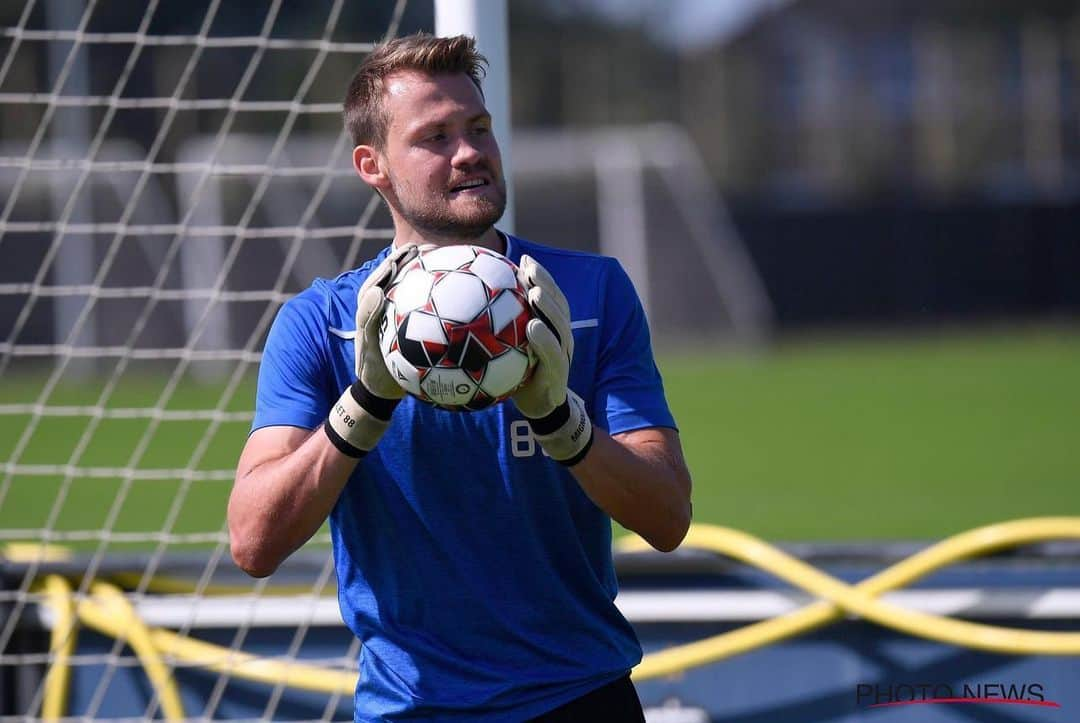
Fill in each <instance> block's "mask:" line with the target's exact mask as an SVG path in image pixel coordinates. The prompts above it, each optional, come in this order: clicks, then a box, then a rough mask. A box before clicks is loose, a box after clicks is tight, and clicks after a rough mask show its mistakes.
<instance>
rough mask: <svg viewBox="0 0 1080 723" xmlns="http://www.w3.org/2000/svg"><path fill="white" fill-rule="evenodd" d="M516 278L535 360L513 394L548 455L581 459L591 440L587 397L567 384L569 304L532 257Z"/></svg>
mask: <svg viewBox="0 0 1080 723" xmlns="http://www.w3.org/2000/svg"><path fill="white" fill-rule="evenodd" d="M518 281H520V282H521V285H522V286H523V287H525V289H526V290H527V293H528V298H529V307H530V308H531V310H532V312H533V316H534V317H535V318H533V319H531V320H530V321H529V323H528V325H527V326H526V328H525V334H526V336H527V337H528V339H529V349H530V350H531V352H532V353H533V355H534V356H535V357H536V359H537V365H536V369H535V370H534V371H533V375H532V378H531V379H530V380H529V381H528V382H526V383H525V384H524V385H523V386H522V387H521V388H520V389H519V390H518V391H517V392H515V393H514V395H513V400H514V404H516V405H517V408H518V409H519V410H520V411H521V413H522V414H523V415H525V417H526V419H528V421H529V426H530V427H531V428H532V432H533V436H535V437H536V439H537V441H538V442H540V446H541V447H543V448H544V451H545V452H547V453H548V455H550V456H551V458H552V459H554V460H556V461H557V462H560V463H562V464H564V465H566V466H568V467H569V466H573V465H575V464H577V463H578V462H580V461H581V460H582V459H584V458H585V455H586V454H587V453H588V451H589V447H590V446H591V445H592V441H593V428H592V421H591V420H590V419H589V415H588V413H587V412H586V411H585V402H584V401H583V400H582V398H581V397H579V396H578V395H577V394H575V393H574V392H573V390H571V389H569V388H568V387H567V383H568V380H569V378H570V361H571V360H572V359H573V358H574V337H573V334H572V333H571V330H570V305H569V304H568V303H567V302H566V297H565V296H564V295H563V293H562V291H561V290H560V289H559V286H558V284H556V283H555V280H554V279H552V278H551V274H549V273H548V272H547V270H546V269H544V267H543V266H541V265H540V264H538V263H536V261H535V260H534V259H533V258H532V257H531V256H527V255H526V256H522V257H521V264H520V265H519V266H518Z"/></svg>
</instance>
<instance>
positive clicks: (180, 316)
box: [0, 0, 432, 719]
mask: <svg viewBox="0 0 1080 723" xmlns="http://www.w3.org/2000/svg"><path fill="white" fill-rule="evenodd" d="M431 16H432V10H431V7H430V3H412V4H407V3H406V2H405V1H404V0H397V1H396V2H394V1H392V0H386V1H385V2H379V3H351V2H345V1H344V0H325V1H323V2H305V3H286V2H283V1H282V0H263V1H261V2H256V1H253V2H247V3H226V2H222V1H221V0H202V1H193V0H138V1H137V0H132V2H127V3H111V2H110V3H105V2H99V1H98V0H86V1H85V2H78V1H73V0H42V1H35V0H26V1H25V2H7V3H3V6H2V7H0V198H2V199H4V200H3V202H2V208H0V259H2V260H3V263H2V264H0V459H2V460H3V468H2V470H0V545H3V546H4V547H3V550H4V557H3V563H2V564H3V568H2V570H0V571H2V572H3V579H4V584H3V587H2V590H0V715H4V716H18V717H20V719H25V717H27V716H28V717H45V718H50V717H56V716H58V715H63V714H72V715H79V716H85V717H89V718H98V717H104V718H115V717H132V718H139V717H143V716H152V715H166V716H170V715H171V716H175V715H176V714H177V704H179V706H180V707H181V708H182V709H184V711H183V714H184V715H193V716H199V717H215V716H225V715H229V716H234V715H239V716H242V717H251V716H253V717H261V718H270V717H274V718H281V717H286V718H289V717H291V718H304V719H306V718H314V719H319V718H323V719H325V718H329V717H333V716H336V715H339V714H340V713H341V711H340V710H339V705H338V704H339V702H341V700H342V699H343V695H344V693H343V691H344V689H345V686H343V685H337V686H336V687H335V686H331V687H330V688H329V689H327V690H323V691H322V692H321V693H318V694H314V693H313V694H311V695H314V696H316V697H315V698H311V699H302V700H300V702H295V701H290V700H287V696H285V695H284V691H285V690H286V689H285V687H284V686H283V685H282V684H281V683H280V680H281V675H280V670H279V671H277V673H275V675H277V677H273V676H270V677H269V678H267V680H269V681H270V687H267V684H266V683H265V682H264V683H263V684H262V686H263V687H261V688H252V689H251V691H257V694H256V695H254V696H253V695H252V693H251V691H248V692H247V693H246V698H244V696H241V698H242V699H243V700H246V701H247V703H246V704H244V705H241V704H240V703H235V702H230V693H231V692H233V690H234V687H235V683H234V679H235V678H237V677H238V675H237V671H238V670H239V669H240V668H243V665H244V664H243V663H242V661H240V660H239V658H236V657H234V658H232V659H231V662H229V663H227V664H226V663H222V662H221V661H222V660H223V658H222V657H221V656H222V654H221V653H220V651H218V652H213V651H211V652H207V651H203V652H202V653H198V651H193V650H192V649H189V648H185V647H184V645H183V641H187V640H188V639H189V637H191V638H200V637H203V638H205V635H206V633H204V632H203V631H202V628H207V629H216V630H217V638H216V640H217V642H219V643H223V644H224V646H225V647H226V648H227V649H230V650H232V651H241V650H243V649H247V648H249V647H251V646H249V645H248V642H250V641H249V640H248V637H249V636H248V633H249V631H250V630H251V628H252V625H253V624H255V623H258V622H259V621H260V620H264V619H270V618H273V616H274V614H275V613H274V611H273V605H272V603H273V602H274V601H273V600H268V597H269V596H268V595H267V594H266V592H267V591H265V590H264V586H263V585H262V584H255V583H253V582H250V581H246V580H243V579H240V578H233V577H232V574H233V570H232V568H231V564H229V563H228V562H227V561H228V553H227V536H226V534H225V532H224V528H223V522H224V509H225V500H226V499H227V496H228V490H229V487H230V486H231V480H232V476H233V469H234V465H235V460H236V456H237V455H238V453H239V450H240V447H241V446H242V444H243V440H244V438H245V436H246V433H247V429H248V425H249V424H250V419H251V407H252V403H253V387H254V371H255V369H256V367H257V364H258V361H259V358H260V351H261V348H262V343H263V340H264V338H265V334H266V332H267V330H268V328H269V325H270V322H271V321H272V319H273V317H274V314H275V313H276V311H277V309H278V308H279V307H280V305H281V303H282V302H283V301H284V300H285V299H287V298H288V297H289V296H291V295H292V294H293V293H295V292H296V291H297V290H298V289H300V288H303V287H304V286H306V285H307V284H308V283H310V281H311V279H312V278H313V277H315V276H333V275H336V274H337V273H339V272H340V271H342V270H344V269H346V268H350V267H352V266H355V265H356V263H357V261H358V260H359V259H362V258H364V257H366V256H368V255H370V254H371V253H373V252H374V251H375V250H376V249H377V248H378V247H379V246H381V245H383V244H385V243H386V241H387V239H388V238H390V237H391V235H392V234H391V230H390V224H389V218H388V217H387V216H386V215H385V211H384V210H383V209H381V208H380V206H379V203H378V199H377V197H376V196H375V195H374V194H372V193H370V192H368V191H366V190H365V189H364V188H363V187H362V184H360V183H358V182H357V181H356V179H355V177H354V175H353V173H352V171H351V167H350V165H349V160H348V153H347V150H348V149H347V139H346V138H345V137H344V135H343V134H342V133H341V132H340V97H341V95H342V94H343V92H344V88H345V86H346V84H347V82H348V78H349V77H350V76H351V73H352V71H353V69H354V68H355V66H356V65H357V63H358V62H359V61H360V59H361V58H362V56H363V54H364V53H366V52H368V51H369V50H370V49H371V47H372V45H373V43H375V42H377V41H379V40H381V39H383V38H387V37H393V36H395V35H398V34H401V33H404V32H413V31H415V30H418V29H422V28H426V29H430V23H431ZM27 543H29V544H27ZM312 547H313V549H314V554H313V555H311V556H310V559H309V562H310V564H303V562H304V561H303V559H302V560H301V564H299V565H297V567H296V568H295V569H294V570H293V571H292V572H291V573H287V574H286V578H287V579H288V582H289V583H290V585H291V586H292V589H290V590H288V592H290V593H291V594H294V595H299V600H300V601H301V602H302V604H303V606H302V607H297V605H298V604H300V603H298V602H297V599H296V598H292V599H291V603H290V605H289V607H288V611H289V614H288V615H284V616H280V619H279V620H278V622H276V623H273V624H274V625H277V626H279V627H278V628H277V629H278V630H279V632H280V631H282V630H284V631H287V636H286V638H284V643H283V644H282V645H281V646H280V649H278V650H276V652H275V655H277V656H279V657H280V658H282V659H283V660H284V661H285V663H286V665H289V661H291V660H294V659H297V658H309V657H311V656H312V655H313V653H311V652H309V651H308V647H309V646H308V642H309V640H310V638H311V635H310V634H309V631H310V630H311V628H312V626H313V625H315V624H319V623H321V622H322V621H323V620H326V619H333V618H334V616H335V615H336V612H335V608H334V607H331V608H326V606H324V605H323V604H322V602H323V601H321V600H320V596H321V595H322V594H323V593H327V592H331V591H330V590H328V589H327V588H328V587H329V586H332V568H331V566H330V563H329V555H328V554H327V537H326V535H325V534H320V535H317V536H316V538H315V539H314V540H313V541H312ZM301 557H303V556H301ZM275 579H278V578H275ZM103 582H105V583H108V584H110V585H115V586H116V588H115V589H120V588H122V589H123V590H124V593H123V594H122V595H121V597H120V598H119V601H118V600H115V599H113V597H110V596H111V595H112V594H113V593H112V592H111V591H112V590H113V589H114V588H110V587H107V586H106V587H102V583H103ZM69 588H70V590H69ZM66 590H67V592H65V591H66ZM162 591H164V592H165V593H169V594H164V595H163V594H161V593H162ZM221 592H224V593H228V594H229V595H231V596H232V597H230V598H228V604H227V605H225V606H221V605H218V606H217V607H215V606H214V602H215V601H219V600H218V597H217V595H218V593H221ZM219 602H220V601H219ZM168 604H172V605H173V608H169V609H170V610H174V612H173V613H171V614H169V615H167V614H165V613H163V612H161V611H162V610H163V609H165V608H164V607H163V606H165V607H167V605H168ZM130 606H133V607H131V609H128V608H129V607H130ZM65 610H66V612H65ZM95 610H97V612H98V613H102V611H104V612H103V614H104V615H105V620H104V622H102V621H99V622H98V623H95V622H94V619H95V618H94V614H95ZM223 612H227V613H228V614H227V615H224V617H225V618H228V624H227V628H226V627H222V626H224V625H226V623H224V622H222V621H221V619H220V618H222V614H221V613H223ZM215 615H216V616H217V619H216V622H215ZM65 616H70V617H71V619H72V620H74V621H75V623H74V624H68V623H66V622H65V620H66V619H67V618H66V617H65ZM155 616H158V617H159V618H160V620H158V621H157V622H156V623H153V624H151V623H147V621H148V620H154V619H156V618H155ZM267 616H269V618H268V617H267ZM109 619H112V620H113V621H114V623H115V624H114V628H113V629H112V631H111V632H110V628H109V625H113V623H109V622H108V620H109ZM275 619H276V618H275ZM116 621H119V622H116ZM139 621H142V622H141V623H140V622H139ZM337 622H338V624H340V620H339V619H338V621H337ZM144 624H145V625H146V626H147V627H146V628H145V630H143V627H142V626H143V625H144ZM157 626H161V627H163V628H170V629H171V630H173V631H176V632H177V633H178V635H179V637H180V639H181V643H175V642H169V640H167V639H165V638H162V637H161V636H160V635H159V633H162V632H163V631H162V630H158V629H157ZM196 628H199V629H200V630H198V631H196V630H195V629H196ZM88 629H90V630H93V631H95V632H93V633H90V632H88ZM226 629H227V631H228V632H227V633H226V632H223V631H225V630H226ZM80 630H81V632H80ZM140 630H143V632H145V633H146V634H147V635H148V636H150V637H149V638H148V639H149V640H151V643H149V644H148V643H145V642H142V643H138V642H137V640H136V639H137V638H139V637H140V635H141V633H139V632H138V631H140ZM193 631H194V632H193ZM189 634H190V635H189ZM337 635H338V636H339V637H345V636H341V633H340V632H338V633H337ZM95 636H96V637H95ZM155 636H157V637H155ZM76 637H78V638H79V641H80V642H79V644H78V645H77V646H74V647H71V644H72V643H74V641H75V639H76ZM211 637H213V636H211ZM147 645H149V647H147ZM140 646H141V648H140ZM339 647H340V651H338V652H335V653H334V654H332V655H330V656H329V659H328V660H323V661H322V662H324V663H328V664H330V665H332V666H333V667H336V668H338V669H341V670H343V671H344V672H345V674H346V676H347V675H348V674H349V671H350V670H351V669H352V665H353V663H352V662H351V661H352V660H353V659H354V658H355V653H356V650H355V648H354V647H353V646H352V645H350V644H348V641H346V644H344V645H341V646H339ZM200 655H201V656H202V657H201V658H200V657H199V656H200ZM215 656H217V657H216V658H215ZM324 657H325V655H324ZM155 658H156V659H158V661H159V662H160V663H161V665H162V666H163V667H162V669H161V670H162V671H163V672H162V673H161V674H160V675H158V676H157V678H155V677H154V675H153V674H150V675H149V676H145V675H144V676H143V678H142V679H141V680H143V681H144V683H143V684H142V685H143V687H144V688H145V690H140V691H138V693H139V694H138V695H129V694H128V693H130V691H127V689H126V688H125V686H129V687H130V686H131V685H132V683H130V682H125V681H127V680H128V679H134V676H133V675H132V670H133V669H137V672H142V670H143V669H145V670H146V671H147V672H149V671H152V670H154V666H153V665H152V662H153V659H155ZM213 660H216V661H217V664H218V667H219V670H218V671H217V672H214V673H213V674H212V675H211V674H210V673H208V672H206V665H207V664H208V663H212V662H213ZM148 661H149V662H148ZM222 666H224V669H223V670H222V669H221V668H222ZM229 666H232V667H231V668H230V667H229ZM237 666H239V668H238V667H237ZM292 667H293V668H297V669H299V668H298V666H297V664H293V665H292ZM299 667H300V668H302V666H299ZM185 671H190V672H188V673H187V674H188V675H190V676H194V677H195V682H194V683H191V685H179V684H178V683H177V682H176V680H177V679H178V678H182V677H183V675H184V674H185ZM196 671H201V672H196ZM199 675H202V676H203V677H202V678H198V676H199ZM239 677H243V676H239ZM316 677H318V676H316ZM323 677H324V678H325V677H326V676H323ZM147 680H149V681H150V682H149V683H146V682H145V681H147ZM91 681H92V682H91ZM162 681H164V682H162ZM274 681H279V682H277V683H275V682H274ZM183 682H184V681H183V680H181V683H183ZM188 682H190V681H188ZM308 687H310V686H308ZM188 688H191V689H192V690H195V691H196V692H194V693H192V692H191V691H189V690H188ZM177 690H179V691H180V692H179V693H177ZM174 694H176V695H177V696H179V697H177V700H176V701H174V700H173V698H174ZM320 696H321V697H320ZM344 698H347V696H344ZM125 699H126V701H127V702H118V701H124V700H125ZM131 700H136V701H138V702H136V703H132V702H131ZM252 701H256V702H254V703H253V702H252ZM185 706H186V708H185ZM193 706H197V707H193ZM245 706H246V707H245Z"/></svg>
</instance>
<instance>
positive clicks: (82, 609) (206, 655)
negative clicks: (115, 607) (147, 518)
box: [79, 583, 356, 709]
mask: <svg viewBox="0 0 1080 723" xmlns="http://www.w3.org/2000/svg"><path fill="white" fill-rule="evenodd" d="M97 585H98V586H101V587H105V584H104V583H98V584H97ZM107 587H108V588H109V589H110V590H111V592H110V595H113V596H116V595H119V596H121V599H122V593H121V592H120V591H119V590H118V589H117V588H114V587H112V586H107ZM113 602H114V598H108V599H107V598H105V597H104V596H101V595H95V597H94V598H93V599H90V600H86V601H84V602H83V603H81V604H80V605H79V615H80V617H83V618H84V620H86V622H87V624H88V625H90V626H91V627H93V628H94V629H95V630H97V631H98V632H100V633H102V634H104V635H109V636H111V637H120V636H122V635H127V636H129V638H131V644H132V647H133V648H135V641H134V636H133V635H132V633H131V631H130V619H129V618H128V617H127V616H126V615H119V616H117V615H115V613H114V612H113V611H112V604H113ZM125 604H126V601H125ZM127 608H128V610H130V611H131V615H132V616H134V614H135V612H134V610H132V609H131V606H130V605H127ZM139 626H140V628H141V630H142V632H143V633H145V639H144V640H142V641H140V644H141V645H143V646H144V647H145V648H149V649H152V650H153V651H154V654H155V656H157V655H165V656H170V657H173V658H176V659H177V660H180V661H182V662H183V663H185V664H186V665H193V666H199V667H204V668H208V669H210V670H214V671H216V672H219V673H226V674H228V675H231V676H233V677H237V678H244V679H247V680H254V681H257V682H261V683H268V684H271V685H278V684H281V685H288V686H293V687H297V688H302V689H304V690H311V691H317V692H323V693H342V694H346V695H352V693H353V691H354V690H355V689H356V673H352V672H348V671H343V670H333V669H329V668H324V667H321V666H316V665H310V664H305V663H298V662H295V661H281V660H274V659H271V658H260V657H257V656H255V655H250V654H248V653H242V652H239V651H237V650H232V649H230V648H226V647H223V646H220V645H215V644H213V643H207V642H204V641H202V640H195V639H193V638H185V637H183V636H181V635H178V634H176V633H174V632H172V631H171V630H165V629H163V628H150V629H148V628H146V627H145V626H142V625H141V623H140V624H139ZM137 652H138V649H137ZM139 659H140V660H143V658H142V656H141V655H140V657H139ZM143 665H144V666H146V661H145V660H143ZM163 667H164V666H163ZM147 674H150V668H149V667H148V668H147ZM164 675H165V676H166V677H167V675H168V673H167V671H166V672H165V673H164ZM161 679H162V676H160V675H159V676H158V680H161ZM169 682H170V683H171V682H172V681H171V679H170V680H169ZM155 687H157V686H156V685H155ZM158 692H159V695H160V697H161V700H162V709H165V694H164V693H162V689H161V688H158ZM177 704H179V699H178V698H177Z"/></svg>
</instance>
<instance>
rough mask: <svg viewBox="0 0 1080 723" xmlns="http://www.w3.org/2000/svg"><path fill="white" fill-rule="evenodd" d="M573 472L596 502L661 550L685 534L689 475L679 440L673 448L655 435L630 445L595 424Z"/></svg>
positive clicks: (688, 516) (687, 520) (676, 544)
mask: <svg viewBox="0 0 1080 723" xmlns="http://www.w3.org/2000/svg"><path fill="white" fill-rule="evenodd" d="M672 434H673V433H672ZM571 471H572V472H573V474H574V477H575V478H577V480H578V483H579V484H580V485H581V487H582V489H584V490H585V493H586V494H587V495H589V498H590V499H592V501H593V502H595V503H596V504H597V505H598V506H599V507H601V508H602V509H603V510H605V511H606V512H607V513H608V514H609V515H611V517H612V518H613V519H615V520H616V521H617V522H618V523H619V524H621V525H622V526H623V527H626V528H627V529H630V530H633V531H634V532H636V533H638V534H639V535H641V536H642V537H644V538H645V539H646V540H647V541H648V542H649V544H651V545H652V546H653V547H655V548H657V549H658V550H663V551H665V552H667V551H670V550H673V549H675V548H676V547H678V545H679V543H680V542H682V539H683V537H685V536H686V531H687V529H688V528H689V525H690V516H691V505H690V475H689V473H688V472H687V470H686V466H685V463H684V462H683V460H682V454H681V451H680V450H679V448H678V442H677V439H676V441H675V445H674V448H671V446H670V445H665V444H664V443H662V442H660V441H656V442H654V441H653V440H651V439H646V440H643V441H642V440H637V441H636V442H635V443H634V444H632V445H629V444H624V443H623V442H622V441H620V440H615V439H612V438H611V437H610V436H609V435H608V434H607V433H606V432H604V431H603V430H602V429H599V428H597V429H595V438H594V440H593V445H592V448H591V449H590V450H589V453H588V454H587V455H586V456H585V458H584V459H583V460H582V461H581V462H579V463H578V464H577V465H575V466H574V467H572V468H571Z"/></svg>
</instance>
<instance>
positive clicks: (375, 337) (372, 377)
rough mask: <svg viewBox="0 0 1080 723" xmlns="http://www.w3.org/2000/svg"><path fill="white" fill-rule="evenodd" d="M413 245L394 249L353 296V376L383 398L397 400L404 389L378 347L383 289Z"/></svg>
mask: <svg viewBox="0 0 1080 723" xmlns="http://www.w3.org/2000/svg"><path fill="white" fill-rule="evenodd" d="M417 251H418V250H417V247H416V245H415V244H408V245H405V246H401V247H399V248H395V249H393V250H392V251H391V252H390V255H389V256H387V257H386V258H385V259H383V262H382V263H381V264H379V265H378V266H376V267H375V270H374V271H372V272H371V274H370V275H369V276H368V277H367V279H365V280H364V283H363V285H362V286H361V287H360V291H359V293H357V295H356V338H355V339H354V341H353V347H354V349H355V351H356V379H357V380H358V381H359V382H360V383H361V384H362V385H363V386H364V388H366V389H367V390H368V391H369V392H371V393H372V394H374V395H375V396H377V397H381V398H383V399H401V398H402V397H404V396H405V390H404V389H402V388H401V385H400V384H398V383H397V381H395V380H394V377H393V376H391V374H390V370H389V369H387V368H386V362H385V361H383V356H382V351H381V350H380V349H379V326H380V325H381V324H382V320H383V310H384V309H385V308H386V288H387V287H388V286H390V282H392V281H393V280H394V277H396V276H397V273H398V271H400V270H401V267H402V266H404V265H405V264H407V263H409V262H410V261H412V260H413V259H414V258H416V254H417Z"/></svg>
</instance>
